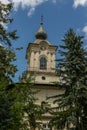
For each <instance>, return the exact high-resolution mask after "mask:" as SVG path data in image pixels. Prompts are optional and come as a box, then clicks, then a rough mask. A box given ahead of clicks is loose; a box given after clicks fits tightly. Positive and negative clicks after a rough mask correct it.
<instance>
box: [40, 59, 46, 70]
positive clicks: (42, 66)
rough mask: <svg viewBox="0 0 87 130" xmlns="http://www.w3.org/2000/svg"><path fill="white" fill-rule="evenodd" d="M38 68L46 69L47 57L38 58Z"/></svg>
mask: <svg viewBox="0 0 87 130" xmlns="http://www.w3.org/2000/svg"><path fill="white" fill-rule="evenodd" d="M40 69H42V70H45V69H47V59H46V58H45V57H41V58H40Z"/></svg>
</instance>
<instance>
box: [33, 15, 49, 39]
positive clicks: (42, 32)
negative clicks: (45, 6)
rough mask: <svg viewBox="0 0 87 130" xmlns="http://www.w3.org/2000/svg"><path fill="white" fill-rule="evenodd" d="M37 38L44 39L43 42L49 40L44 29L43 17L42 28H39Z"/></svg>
mask: <svg viewBox="0 0 87 130" xmlns="http://www.w3.org/2000/svg"><path fill="white" fill-rule="evenodd" d="M35 37H36V39H43V40H46V39H47V34H46V32H45V30H44V28H43V16H42V17H41V22H40V27H39V29H38V31H37V32H36V35H35Z"/></svg>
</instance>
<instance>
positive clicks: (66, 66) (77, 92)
mask: <svg viewBox="0 0 87 130" xmlns="http://www.w3.org/2000/svg"><path fill="white" fill-rule="evenodd" d="M82 39H83V37H82V36H77V35H76V33H75V32H74V31H73V29H70V30H69V31H68V32H67V33H66V34H65V36H64V38H63V43H64V45H61V46H60V48H61V49H60V51H59V53H60V55H61V59H59V60H58V75H59V76H60V82H59V85H60V87H62V88H64V93H63V94H60V95H56V96H55V97H54V98H55V100H54V103H58V107H57V108H56V109H57V111H56V112H53V115H54V116H53V118H52V120H51V123H52V124H53V125H54V126H55V127H56V128H57V129H60V130H63V129H64V128H66V129H67V130H70V129H74V130H86V129H87V123H86V122H87V52H86V51H85V49H84V48H83V41H82Z"/></svg>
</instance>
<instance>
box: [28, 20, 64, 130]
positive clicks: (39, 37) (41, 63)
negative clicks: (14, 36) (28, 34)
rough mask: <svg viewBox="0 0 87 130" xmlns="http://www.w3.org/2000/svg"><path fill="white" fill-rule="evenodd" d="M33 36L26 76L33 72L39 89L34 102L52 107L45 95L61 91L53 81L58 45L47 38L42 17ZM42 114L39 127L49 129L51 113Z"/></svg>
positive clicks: (54, 80) (29, 47) (55, 80)
mask: <svg viewBox="0 0 87 130" xmlns="http://www.w3.org/2000/svg"><path fill="white" fill-rule="evenodd" d="M35 38H36V40H35V41H34V42H33V43H29V45H28V48H27V54H26V58H27V61H28V68H27V77H29V75H30V74H31V73H32V72H33V73H34V88H35V89H36V90H39V92H38V93H37V94H36V97H37V98H38V100H37V102H36V103H37V104H42V103H44V104H46V105H48V106H49V107H53V106H54V104H53V101H52V99H50V100H49V101H48V100H47V97H50V96H54V95H58V94H60V93H62V90H61V89H60V88H58V87H56V86H55V82H58V81H59V78H58V76H57V73H56V51H57V48H58V47H57V46H55V45H52V44H51V43H50V42H49V41H48V40H47V33H46V32H45V30H44V27H43V19H42V18H41V22H40V27H39V29H38V30H37V32H36V34H35ZM43 116H44V117H45V118H43V120H42V121H41V127H42V128H43V130H51V129H50V128H49V126H48V123H49V120H50V118H51V117H50V116H51V115H50V114H49V113H48V112H47V113H46V114H45V115H43Z"/></svg>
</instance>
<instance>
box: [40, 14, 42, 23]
mask: <svg viewBox="0 0 87 130" xmlns="http://www.w3.org/2000/svg"><path fill="white" fill-rule="evenodd" d="M40 24H41V25H43V15H41V22H40Z"/></svg>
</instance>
